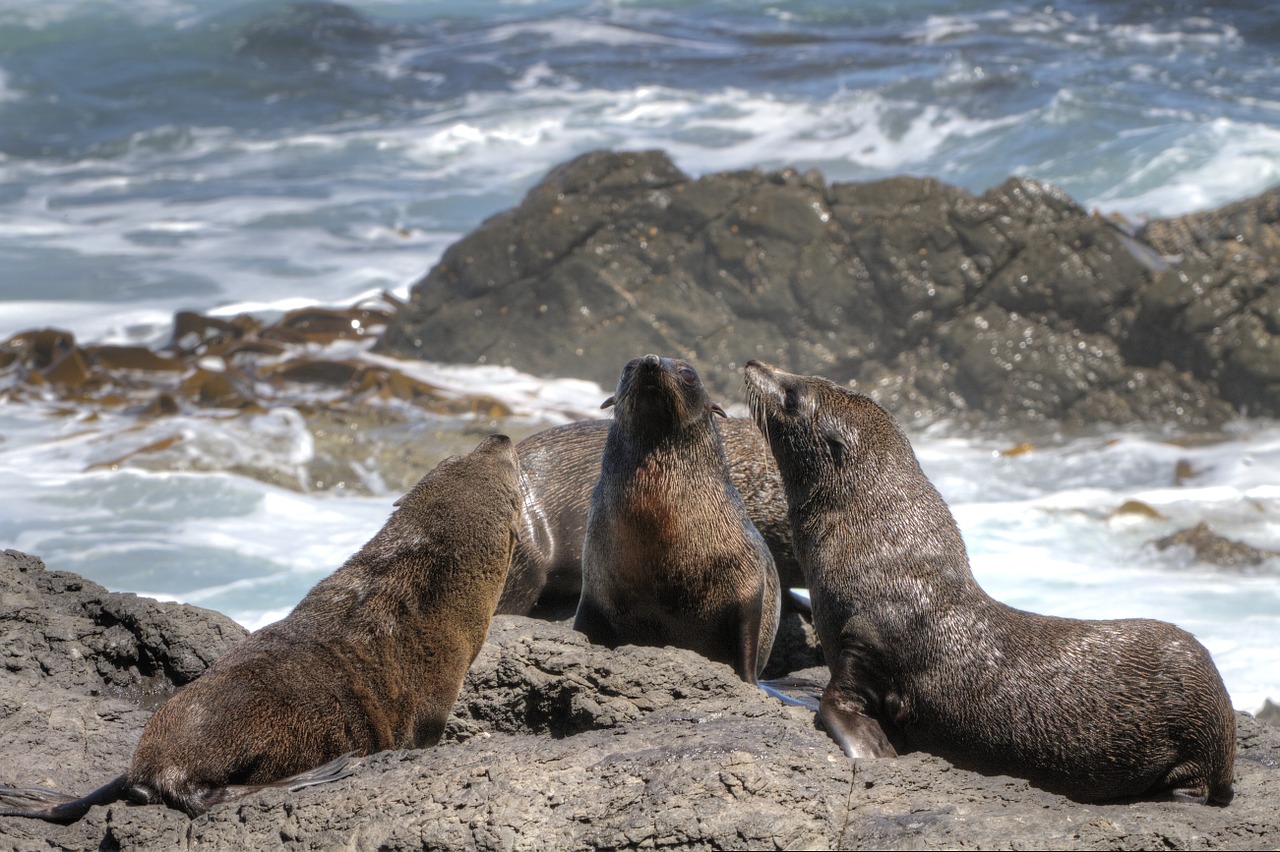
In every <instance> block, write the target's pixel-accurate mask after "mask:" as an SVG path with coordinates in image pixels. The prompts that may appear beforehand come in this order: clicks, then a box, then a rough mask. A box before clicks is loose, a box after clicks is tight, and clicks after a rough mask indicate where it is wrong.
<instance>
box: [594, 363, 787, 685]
mask: <svg viewBox="0 0 1280 852" xmlns="http://www.w3.org/2000/svg"><path fill="white" fill-rule="evenodd" d="M610 406H613V407H614V419H613V423H612V424H611V425H610V427H609V435H608V439H607V440H606V442H605V450H604V456H603V457H602V458H601V461H600V477H599V481H598V482H597V483H596V486H595V489H594V491H593V492H592V495H591V508H590V510H589V512H588V514H587V529H586V542H585V544H584V547H583V551H582V595H581V597H580V599H579V601H578V612H577V616H576V617H575V618H574V624H573V626H574V629H575V630H580V631H582V632H583V633H585V634H586V636H587V638H588V639H590V640H591V641H592V642H595V643H597V644H601V645H608V646H611V647H616V646H618V645H622V644H633V645H657V646H661V645H676V646H679V647H682V648H688V649H690V650H693V651H697V652H698V653H700V654H702V655H703V656H706V657H709V658H710V659H713V660H718V661H720V662H723V663H728V664H729V665H731V666H733V668H734V670H735V671H737V672H738V675H739V676H740V677H742V679H743V680H745V681H747V682H748V683H755V682H756V679H757V677H758V676H759V673H760V671H761V670H762V669H763V668H764V664H765V662H766V661H767V660H768V658H769V651H770V650H771V648H772V647H773V639H774V634H775V633H776V631H777V628H778V615H779V597H778V573H777V570H776V569H775V568H774V564H773V557H772V556H771V555H770V553H769V548H768V547H766V546H765V543H764V539H763V537H761V535H760V533H759V531H758V530H756V527H755V525H754V524H753V523H752V522H751V518H750V516H748V514H747V509H746V506H745V505H744V504H743V502H742V498H741V496H739V494H738V491H737V489H736V488H734V487H733V483H732V482H731V481H730V479H729V470H728V464H727V462H726V461H725V456H724V450H723V448H722V447H721V445H720V435H719V432H718V431H717V429H716V424H715V422H714V419H713V415H719V416H721V417H723V416H724V411H723V410H722V409H721V408H720V406H719V405H716V404H715V403H714V402H712V401H711V398H710V397H709V396H708V395H707V391H706V389H705V388H704V387H703V385H702V380H701V379H699V378H698V373H697V371H695V370H694V369H693V367H692V366H691V365H690V364H689V363H688V362H686V361H680V360H673V359H671V358H659V357H658V356H657V355H645V356H644V357H641V358H634V359H632V360H631V361H630V362H628V363H627V365H626V367H625V368H624V369H623V371H622V378H621V380H620V381H619V383H618V391H617V393H616V394H615V395H614V396H611V397H609V398H608V399H606V400H605V401H604V404H603V405H602V406H601V407H602V408H607V407H610Z"/></svg>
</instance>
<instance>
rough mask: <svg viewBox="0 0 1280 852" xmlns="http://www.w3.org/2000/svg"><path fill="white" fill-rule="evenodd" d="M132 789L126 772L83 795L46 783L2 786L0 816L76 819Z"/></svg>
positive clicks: (54, 819)
mask: <svg viewBox="0 0 1280 852" xmlns="http://www.w3.org/2000/svg"><path fill="white" fill-rule="evenodd" d="M128 789H129V781H128V778H127V777H126V776H124V775H121V776H120V777H119V778H116V779H115V780H114V781H111V782H109V783H107V784H104V785H103V786H101V787H99V788H98V789H96V790H94V791H93V792H92V793H89V794H87V795H84V796H80V797H79V798H76V797H74V796H71V795H68V794H67V793H59V792H56V791H54V790H46V789H44V788H42V787H21V788H17V787H0V806H2V807H0V816H16V817H31V818H33V819H42V820H44V821H46V822H58V823H72V822H75V821H76V820H78V819H80V818H81V817H82V816H84V815H85V814H87V813H88V812H89V808H91V807H93V806H94V805H109V804H111V803H112V802H116V801H119V800H120V799H122V798H124V796H125V793H126V791H127V790H128ZM24 805H25V806H26V807H23V806H24Z"/></svg>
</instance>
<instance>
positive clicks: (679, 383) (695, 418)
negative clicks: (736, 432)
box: [600, 355, 725, 432]
mask: <svg viewBox="0 0 1280 852" xmlns="http://www.w3.org/2000/svg"><path fill="white" fill-rule="evenodd" d="M600 407H601V408H609V407H614V419H615V420H616V421H618V422H619V423H623V424H624V425H627V426H629V427H634V428H640V427H642V426H643V428H647V429H652V430H654V431H662V432H671V431H674V430H678V429H682V428H685V427H686V426H690V425H693V424H695V423H698V422H701V421H709V420H710V418H711V415H712V414H718V415H720V416H721V417H724V416H725V413H724V409H723V408H721V407H720V406H719V405H717V404H716V403H714V402H712V401H711V397H710V395H708V394H707V389H706V388H705V387H704V386H703V384H702V379H700V378H699V377H698V371H697V370H695V369H694V368H693V365H692V364H690V363H689V362H688V361H682V360H680V359H678V358H659V357H658V356H657V355H643V356H641V357H639V358H632V359H631V360H630V361H628V362H627V365H626V366H625V367H623V368H622V378H621V379H619V380H618V390H617V392H616V393H614V395H613V396H611V397H609V398H608V399H606V400H605V401H604V402H603V403H601V405H600Z"/></svg>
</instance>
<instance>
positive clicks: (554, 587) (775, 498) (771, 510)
mask: <svg viewBox="0 0 1280 852" xmlns="http://www.w3.org/2000/svg"><path fill="white" fill-rule="evenodd" d="M718 426H719V431H720V438H721V443H722V445H723V446H724V452H725V456H726V458H727V459H728V461H729V478H730V479H731V480H732V481H733V485H734V487H735V488H737V489H738V493H739V494H740V495H741V496H742V500H743V502H744V503H746V506H747V514H749V515H750V516H751V521H752V523H754V524H755V525H756V529H758V530H759V531H760V534H761V535H763V536H764V540H765V544H767V545H768V546H769V551H770V552H771V553H772V554H773V560H774V564H775V565H776V566H777V570H778V575H779V577H780V578H781V581H782V584H783V585H784V586H803V585H804V575H803V574H802V573H801V571H800V566H799V564H797V563H796V560H795V555H794V554H793V553H792V551H791V526H790V524H789V522H788V521H787V500H786V497H785V496H784V495H783V491H782V479H781V478H780V477H779V476H778V468H777V466H776V465H775V464H774V463H773V456H771V455H770V454H769V448H768V446H766V445H765V443H764V441H763V439H762V438H761V437H760V432H759V431H758V430H757V429H756V427H755V424H754V423H752V422H751V421H750V420H744V419H741V418H733V417H730V418H727V419H725V420H721V421H720V422H719V423H718ZM608 434H609V421H608V420H586V421H582V422H578V423H566V424H564V425H563V426H554V427H552V428H550V429H544V430H543V431H541V432H537V433H535V434H533V435H530V436H529V437H528V438H525V439H524V440H523V441H521V442H520V443H519V444H518V445H517V446H516V451H517V452H518V453H519V454H520V493H521V496H522V497H523V499H524V507H523V508H524V511H523V513H522V515H521V521H520V524H521V527H520V541H519V543H517V544H516V552H515V554H514V555H513V556H512V558H511V571H510V573H509V574H508V575H507V583H506V586H505V587H504V588H503V590H502V599H501V600H500V601H499V602H498V612H499V613H509V614H514V615H528V614H530V613H531V612H533V611H534V610H535V608H537V609H538V610H543V609H546V610H549V611H555V610H556V609H557V608H558V607H562V606H567V607H568V608H569V610H570V611H572V609H573V607H576V606H577V604H578V596H579V594H581V592H582V544H583V541H584V540H585V538H586V530H587V509H588V507H589V506H590V505H591V490H592V489H593V488H594V487H595V484H596V480H597V479H599V478H600V459H601V457H602V456H603V455H604V445H605V440H606V439H607V437H608Z"/></svg>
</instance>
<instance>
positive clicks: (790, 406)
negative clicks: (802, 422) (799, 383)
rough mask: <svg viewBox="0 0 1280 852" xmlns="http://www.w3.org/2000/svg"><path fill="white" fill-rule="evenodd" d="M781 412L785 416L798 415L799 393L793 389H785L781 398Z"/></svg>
mask: <svg viewBox="0 0 1280 852" xmlns="http://www.w3.org/2000/svg"><path fill="white" fill-rule="evenodd" d="M782 410H783V411H785V412H786V413H787V414H799V413H800V392H799V391H798V390H796V389H795V388H794V387H790V388H787V392H786V393H785V394H783V397H782Z"/></svg>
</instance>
